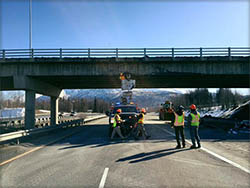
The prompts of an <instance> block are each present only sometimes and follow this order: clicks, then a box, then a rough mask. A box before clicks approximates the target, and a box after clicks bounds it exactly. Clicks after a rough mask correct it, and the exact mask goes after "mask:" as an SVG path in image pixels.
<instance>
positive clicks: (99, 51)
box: [0, 47, 250, 59]
mask: <svg viewBox="0 0 250 188" xmlns="http://www.w3.org/2000/svg"><path fill="white" fill-rule="evenodd" d="M210 56H227V57H229V58H231V57H232V56H250V47H216V48H93V49H91V48H82V49H81V48H59V49H2V50H0V59H6V58H29V59H32V58H68V57H71V58H72V57H78V58H98V57H99V58H112V57H115V58H125V57H130V58H131V57H172V58H175V57H200V58H202V57H210Z"/></svg>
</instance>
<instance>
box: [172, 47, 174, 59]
mask: <svg viewBox="0 0 250 188" xmlns="http://www.w3.org/2000/svg"><path fill="white" fill-rule="evenodd" d="M172 60H174V48H172Z"/></svg>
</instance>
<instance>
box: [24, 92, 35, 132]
mask: <svg viewBox="0 0 250 188" xmlns="http://www.w3.org/2000/svg"><path fill="white" fill-rule="evenodd" d="M35 101H36V92H35V91H32V90H25V129H33V128H35V108H36V107H35V106H36V105H35Z"/></svg>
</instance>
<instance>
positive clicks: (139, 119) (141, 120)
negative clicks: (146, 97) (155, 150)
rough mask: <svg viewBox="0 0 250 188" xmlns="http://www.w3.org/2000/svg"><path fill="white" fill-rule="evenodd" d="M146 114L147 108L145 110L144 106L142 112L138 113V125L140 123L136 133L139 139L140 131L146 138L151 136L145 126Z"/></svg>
mask: <svg viewBox="0 0 250 188" xmlns="http://www.w3.org/2000/svg"><path fill="white" fill-rule="evenodd" d="M145 114H146V110H145V108H142V109H141V113H140V114H139V115H138V121H137V125H138V128H137V130H138V132H137V134H136V138H137V139H138V136H139V134H140V133H141V134H142V136H143V138H144V139H149V138H150V136H149V135H148V134H147V132H146V129H145V127H144V116H145Z"/></svg>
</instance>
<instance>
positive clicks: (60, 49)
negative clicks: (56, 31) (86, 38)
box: [60, 48, 62, 59]
mask: <svg viewBox="0 0 250 188" xmlns="http://www.w3.org/2000/svg"><path fill="white" fill-rule="evenodd" d="M60 59H62V48H60Z"/></svg>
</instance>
